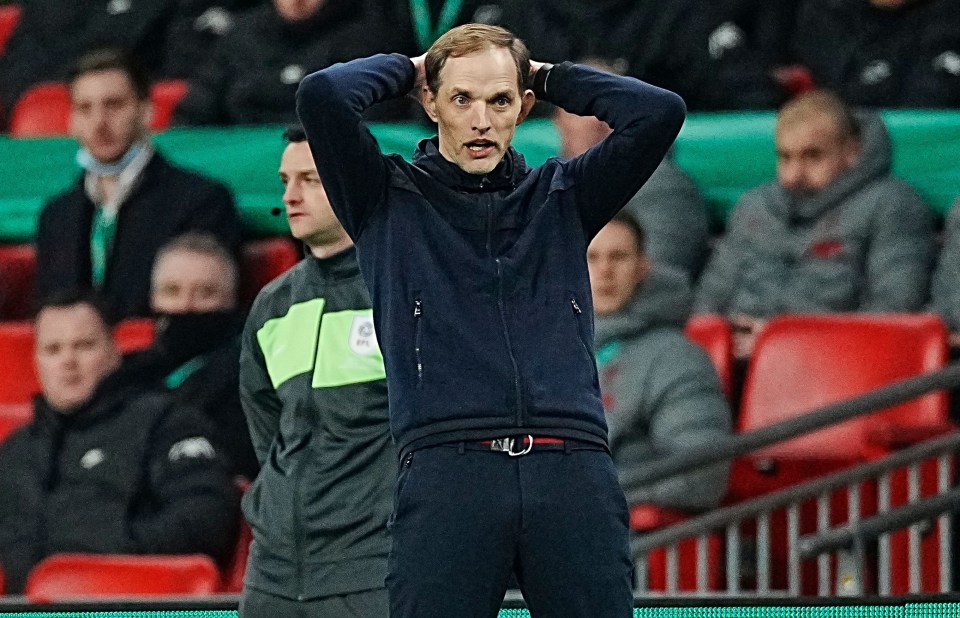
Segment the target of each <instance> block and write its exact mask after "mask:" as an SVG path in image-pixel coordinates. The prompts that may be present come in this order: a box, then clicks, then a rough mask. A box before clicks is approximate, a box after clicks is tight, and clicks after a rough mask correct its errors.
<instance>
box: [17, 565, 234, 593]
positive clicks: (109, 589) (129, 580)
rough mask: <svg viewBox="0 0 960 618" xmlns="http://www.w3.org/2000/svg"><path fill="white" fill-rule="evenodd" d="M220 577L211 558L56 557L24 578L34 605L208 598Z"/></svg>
mask: <svg viewBox="0 0 960 618" xmlns="http://www.w3.org/2000/svg"><path fill="white" fill-rule="evenodd" d="M218 581H219V574H218V572H217V567H216V565H215V564H214V562H213V560H212V559H211V558H210V557H209V556H205V555H202V554H188V555H182V556H168V555H136V556H135V555H125V554H55V555H53V556H50V557H48V558H45V559H44V560H42V561H40V563H39V564H37V566H35V567H34V568H33V570H31V571H30V574H29V575H28V576H27V585H26V589H25V593H26V596H27V598H28V599H29V600H30V601H32V602H35V603H52V602H57V601H63V600H66V599H76V598H84V597H135V596H159V595H209V594H213V593H215V592H216V591H217V583H218Z"/></svg>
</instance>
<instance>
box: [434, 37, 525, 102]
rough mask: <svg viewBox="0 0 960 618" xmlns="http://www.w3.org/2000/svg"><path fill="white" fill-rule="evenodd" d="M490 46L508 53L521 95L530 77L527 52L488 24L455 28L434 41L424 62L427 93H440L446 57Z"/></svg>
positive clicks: (457, 56) (470, 52)
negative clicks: (514, 65)
mask: <svg viewBox="0 0 960 618" xmlns="http://www.w3.org/2000/svg"><path fill="white" fill-rule="evenodd" d="M491 47H493V48H504V49H508V50H510V55H511V56H513V61H514V63H515V64H516V65H517V88H518V89H519V90H520V92H523V90H524V89H525V88H526V84H527V81H528V79H529V75H530V50H528V49H527V46H526V45H525V44H524V42H523V41H521V40H520V38H519V37H517V36H516V35H515V34H513V33H512V32H510V31H509V30H507V29H506V28H501V27H500V26H490V25H487V24H464V25H462V26H457V27H456V28H453V29H451V30H448V31H447V32H446V33H445V34H443V35H442V36H441V37H440V38H439V39H437V40H436V41H434V43H433V45H431V46H430V49H428V50H427V55H426V58H425V59H424V63H423V64H424V72H425V73H426V80H427V87H428V88H430V92H432V93H434V94H436V93H437V92H438V91H439V90H440V71H442V70H443V67H444V65H445V64H446V63H447V58H459V57H461V56H467V55H469V54H473V53H476V52H479V51H483V50H486V49H488V48H491Z"/></svg>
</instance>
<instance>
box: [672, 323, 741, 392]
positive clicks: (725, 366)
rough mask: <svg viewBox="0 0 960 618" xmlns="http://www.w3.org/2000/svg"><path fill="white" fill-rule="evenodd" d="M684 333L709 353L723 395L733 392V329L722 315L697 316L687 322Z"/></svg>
mask: <svg viewBox="0 0 960 618" xmlns="http://www.w3.org/2000/svg"><path fill="white" fill-rule="evenodd" d="M683 333H684V334H685V335H686V336H687V339H689V340H691V341H693V342H694V343H696V344H697V345H699V346H700V347H702V348H703V349H704V350H706V352H707V356H709V357H710V360H711V361H713V366H714V368H715V369H716V370H717V377H719V378H720V386H721V387H723V393H724V394H725V395H726V396H727V398H728V399H729V398H730V394H731V393H732V392H733V328H732V327H731V326H730V322H729V321H727V319H726V318H724V317H723V316H720V315H695V316H693V317H691V318H690V319H689V320H688V321H687V325H686V327H685V328H684V329H683Z"/></svg>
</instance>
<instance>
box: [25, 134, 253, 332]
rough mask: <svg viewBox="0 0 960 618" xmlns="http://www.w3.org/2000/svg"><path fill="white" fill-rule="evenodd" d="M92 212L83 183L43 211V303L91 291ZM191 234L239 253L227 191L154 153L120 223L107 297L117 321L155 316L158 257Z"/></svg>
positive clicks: (39, 241) (39, 280)
mask: <svg viewBox="0 0 960 618" xmlns="http://www.w3.org/2000/svg"><path fill="white" fill-rule="evenodd" d="M94 208H95V206H94V204H93V202H92V201H91V200H90V198H89V197H87V194H86V192H85V191H84V186H83V176H82V175H81V177H80V179H79V180H78V181H77V182H76V183H75V184H74V185H73V187H71V188H70V189H69V190H68V191H67V192H66V193H63V194H61V195H59V196H57V197H55V198H53V200H51V201H50V202H49V203H48V204H47V205H46V206H44V208H43V211H42V212H41V213H40V220H39V222H38V225H37V236H36V239H35V243H36V247H37V274H36V290H37V294H38V295H39V297H40V298H42V297H44V296H45V295H46V294H49V293H50V292H53V291H56V290H63V289H77V288H89V287H90V285H91V265H90V227H91V225H92V224H93V214H94ZM188 231H201V232H208V233H210V234H213V235H214V236H215V237H216V238H217V239H218V240H219V241H220V242H221V243H223V245H224V246H225V247H227V248H228V249H229V250H231V251H234V252H236V251H239V246H240V218H239V216H238V214H237V211H236V209H235V208H234V205H233V198H232V197H231V196H230V192H229V191H228V190H227V188H226V187H225V186H223V185H222V184H220V183H218V182H214V181H213V180H210V179H208V178H205V177H203V176H200V175H199V174H195V173H193V172H189V171H187V170H184V169H181V168H179V167H175V166H173V165H171V164H170V163H168V162H167V160H166V159H165V158H164V157H163V156H162V155H160V153H154V155H153V158H152V159H151V160H150V162H149V163H148V164H147V167H146V168H145V169H144V170H143V174H142V176H141V178H140V181H139V184H138V185H137V187H136V188H135V189H134V190H133V192H132V193H131V194H130V195H129V196H128V197H127V199H126V200H125V201H124V203H123V204H122V205H121V206H120V211H119V214H118V215H117V231H116V236H115V238H114V240H113V248H112V251H111V253H110V255H109V257H108V258H107V271H106V281H105V283H104V289H103V290H102V293H103V296H104V298H105V299H106V301H107V303H108V304H109V307H110V310H111V313H112V317H114V318H115V319H122V318H127V317H132V316H146V315H149V314H150V271H151V269H152V268H153V260H154V257H156V254H157V250H158V249H160V247H161V246H163V245H164V244H165V243H166V242H167V241H169V240H172V239H173V238H174V237H176V236H178V235H180V234H183V233H184V232H188Z"/></svg>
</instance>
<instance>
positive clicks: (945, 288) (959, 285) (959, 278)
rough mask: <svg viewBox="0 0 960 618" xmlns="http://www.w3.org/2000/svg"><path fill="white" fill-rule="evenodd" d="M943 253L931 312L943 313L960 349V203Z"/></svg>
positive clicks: (953, 212) (950, 218)
mask: <svg viewBox="0 0 960 618" xmlns="http://www.w3.org/2000/svg"><path fill="white" fill-rule="evenodd" d="M943 236H944V242H943V250H942V251H941V252H940V263H939V264H938V265H937V270H936V272H935V273H934V275H933V288H932V290H931V292H930V296H931V301H932V302H931V309H932V310H933V311H936V312H937V313H939V314H940V315H941V316H942V317H943V319H944V321H945V322H946V323H947V328H949V329H950V333H951V334H950V345H951V346H953V347H954V348H960V199H958V200H957V201H956V202H955V203H954V205H953V208H951V209H950V213H949V214H947V221H946V223H945V224H944V227H943Z"/></svg>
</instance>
